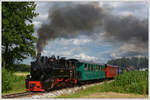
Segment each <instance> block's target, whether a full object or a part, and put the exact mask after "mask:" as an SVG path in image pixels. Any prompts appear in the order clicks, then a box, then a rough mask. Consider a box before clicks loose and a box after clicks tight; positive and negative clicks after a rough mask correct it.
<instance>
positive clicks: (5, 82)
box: [2, 68, 13, 92]
mask: <svg viewBox="0 0 150 100" xmlns="http://www.w3.org/2000/svg"><path fill="white" fill-rule="evenodd" d="M12 76H13V74H12V73H11V72H9V71H7V70H6V69H4V68H2V92H7V91H9V90H11V89H12V82H13V78H12Z"/></svg>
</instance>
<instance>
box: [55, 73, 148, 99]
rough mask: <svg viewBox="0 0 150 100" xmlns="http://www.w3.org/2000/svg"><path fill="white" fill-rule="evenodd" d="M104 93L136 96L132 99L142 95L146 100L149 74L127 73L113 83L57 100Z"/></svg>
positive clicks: (63, 96) (90, 88)
mask: <svg viewBox="0 0 150 100" xmlns="http://www.w3.org/2000/svg"><path fill="white" fill-rule="evenodd" d="M104 92H106V93H107V92H113V93H124V94H132V95H134V96H129V97H132V98H133V97H135V98H136V96H137V95H139V96H140V95H142V96H140V97H143V98H146V97H147V95H148V72H146V71H132V72H126V73H124V74H122V75H120V76H117V77H116V78H115V79H114V81H113V82H111V83H107V82H105V83H104V84H101V85H97V86H93V87H89V88H87V89H85V90H79V91H78V92H76V93H74V94H66V95H62V96H58V97H56V98H82V97H87V96H88V95H92V94H93V95H94V94H97V93H104Z"/></svg>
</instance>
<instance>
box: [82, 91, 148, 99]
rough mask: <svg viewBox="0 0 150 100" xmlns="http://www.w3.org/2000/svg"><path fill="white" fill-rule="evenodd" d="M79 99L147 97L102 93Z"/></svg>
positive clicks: (143, 96)
mask: <svg viewBox="0 0 150 100" xmlns="http://www.w3.org/2000/svg"><path fill="white" fill-rule="evenodd" d="M80 98H148V96H147V95H136V94H124V93H115V92H103V93H95V94H91V95H88V96H82V97H80Z"/></svg>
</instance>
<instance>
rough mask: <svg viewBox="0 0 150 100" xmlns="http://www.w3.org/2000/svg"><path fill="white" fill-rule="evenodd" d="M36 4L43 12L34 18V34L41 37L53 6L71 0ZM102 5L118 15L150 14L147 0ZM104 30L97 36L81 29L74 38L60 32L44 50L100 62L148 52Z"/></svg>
mask: <svg viewBox="0 0 150 100" xmlns="http://www.w3.org/2000/svg"><path fill="white" fill-rule="evenodd" d="M71 3H72V2H71ZM76 3H78V2H76ZM79 3H81V2H79ZM82 3H87V2H82ZM88 3H89V2H88ZM90 3H91V2H90ZM36 4H37V7H36V12H38V13H39V16H37V17H36V18H34V19H33V24H34V26H35V33H34V36H36V37H37V30H38V29H39V28H40V27H41V25H42V24H43V23H48V11H49V9H52V8H53V7H56V6H57V7H63V6H64V5H67V3H66V2H41V1H40V2H36ZM99 6H100V7H102V8H105V9H108V11H109V13H111V14H112V15H115V16H129V15H133V16H135V17H136V18H138V19H139V20H143V19H147V18H148V3H147V2H110V1H109V2H106V1H105V2H99ZM103 34H104V33H103V32H101V33H100V34H99V36H98V39H97V36H92V37H89V36H88V35H83V34H81V35H80V33H79V35H78V36H76V37H74V38H62V37H61V36H60V37H58V38H56V39H54V40H51V41H49V42H48V44H47V45H46V46H45V47H44V49H43V51H42V55H43V56H51V55H55V56H60V57H66V58H76V59H81V60H86V61H94V62H99V63H107V61H108V60H111V59H117V58H121V57H133V56H138V57H143V56H146V57H147V56H148V49H147V48H148V47H147V48H140V49H137V47H138V45H134V44H133V43H130V41H129V42H128V41H126V42H123V43H122V42H118V41H115V40H111V39H104V37H103V36H101V35H103ZM141 35H142V34H141ZM139 45H140V44H139ZM127 53H128V54H127ZM31 61H33V59H32V58H30V57H28V58H27V59H25V60H24V61H23V63H25V64H30V62H31Z"/></svg>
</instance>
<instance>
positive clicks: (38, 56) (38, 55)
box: [36, 53, 41, 61]
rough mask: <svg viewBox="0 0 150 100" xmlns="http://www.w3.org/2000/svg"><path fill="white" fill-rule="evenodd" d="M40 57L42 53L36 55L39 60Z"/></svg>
mask: <svg viewBox="0 0 150 100" xmlns="http://www.w3.org/2000/svg"><path fill="white" fill-rule="evenodd" d="M40 57H41V53H38V54H37V56H36V59H37V61H39V59H40Z"/></svg>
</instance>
